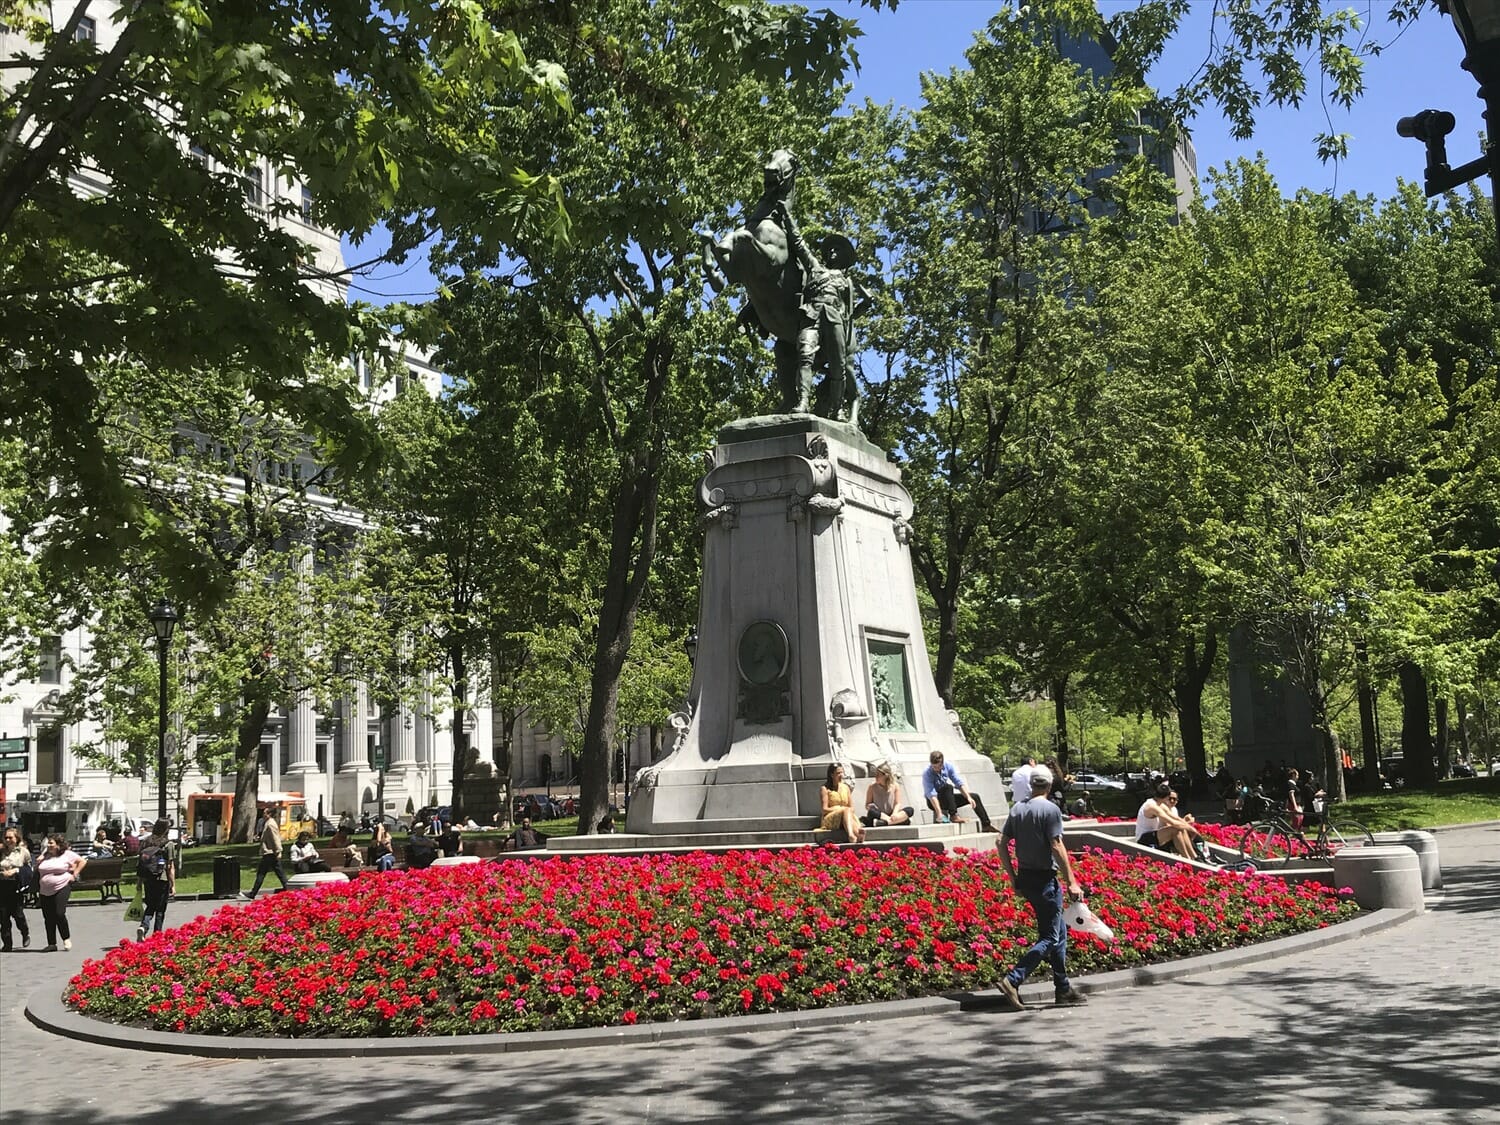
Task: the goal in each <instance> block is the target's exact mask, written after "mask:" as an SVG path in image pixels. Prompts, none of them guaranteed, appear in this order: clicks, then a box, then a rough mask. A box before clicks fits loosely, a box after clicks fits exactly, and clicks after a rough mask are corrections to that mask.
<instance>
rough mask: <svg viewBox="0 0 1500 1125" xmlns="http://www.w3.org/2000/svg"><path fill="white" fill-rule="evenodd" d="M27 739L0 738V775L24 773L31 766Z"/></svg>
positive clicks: (28, 740)
mask: <svg viewBox="0 0 1500 1125" xmlns="http://www.w3.org/2000/svg"><path fill="white" fill-rule="evenodd" d="M30 741H31V740H30V739H28V738H0V773H25V772H26V770H27V767H28V766H30V765H31V757H30V755H29V754H27V752H26V751H27V743H29V742H30Z"/></svg>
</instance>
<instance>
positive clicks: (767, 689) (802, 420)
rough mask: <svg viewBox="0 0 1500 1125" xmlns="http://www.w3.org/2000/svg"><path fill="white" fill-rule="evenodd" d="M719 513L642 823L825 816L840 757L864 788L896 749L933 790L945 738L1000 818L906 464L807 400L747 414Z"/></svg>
mask: <svg viewBox="0 0 1500 1125" xmlns="http://www.w3.org/2000/svg"><path fill="white" fill-rule="evenodd" d="M698 498H699V502H700V510H701V513H702V522H703V525H704V534H705V537H706V538H705V541H704V547H703V581H702V586H701V589H700V595H699V599H700V600H699V612H698V621H699V624H698V652H697V660H696V663H695V666H694V669H693V684H692V688H691V691H690V693H689V707H690V711H689V712H688V714H687V716H686V720H685V721H683V722H680V723H679V726H680V728H681V729H679V731H678V732H677V741H676V745H675V746H674V747H673V749H672V751H671V752H670V753H669V754H668V756H667V757H666V758H664V759H663V760H662V761H660V762H658V763H657V764H655V765H653V766H651V767H650V768H648V769H646V770H642V771H641V773H640V774H639V775H638V778H637V781H636V787H635V790H634V792H633V794H632V796H631V803H630V811H629V814H628V817H627V829H628V831H630V832H636V833H648V834H653V835H666V834H671V835H680V834H684V833H686V834H705V833H722V832H744V831H789V830H798V829H806V828H809V827H811V826H812V822H813V821H815V820H816V818H817V816H818V811H819V800H818V789H819V787H820V786H821V785H822V783H823V780H824V778H825V775H826V770H827V767H828V765H829V764H830V763H831V762H834V761H838V762H840V763H841V764H843V765H844V767H845V772H846V775H848V779H849V781H850V784H851V787H852V788H853V789H854V791H855V801H856V804H858V803H859V802H860V800H861V799H862V798H863V796H864V789H865V784H866V783H865V781H864V779H865V778H866V777H868V776H869V775H870V774H871V773H872V772H873V769H874V766H875V764H876V763H878V762H881V761H885V762H889V763H890V765H891V766H892V767H893V768H894V770H895V771H896V773H897V776H898V777H899V779H900V782H901V788H902V798H903V802H904V803H905V804H908V805H914V806H917V808H918V810H919V811H918V821H919V822H920V823H926V822H929V821H930V820H931V815H930V814H929V813H928V812H927V810H926V807H925V804H924V802H923V800H922V792H921V775H922V771H923V770H925V769H926V767H927V758H928V754H929V753H930V752H931V751H932V750H941V751H942V752H943V754H944V755H945V756H946V758H947V760H948V761H949V762H950V763H951V764H953V765H954V766H955V767H956V768H957V770H958V772H959V773H960V775H961V776H962V777H963V779H964V781H965V782H966V783H967V785H968V787H969V789H970V791H971V792H977V793H978V794H979V795H980V796H981V797H982V799H983V800H984V803H985V805H986V807H987V809H988V811H989V813H990V815H991V817H992V818H993V819H994V820H996V821H997V822H998V821H999V820H1001V819H1003V818H1004V816H1005V810H1006V803H1005V796H1004V792H1003V790H1002V787H1001V779H1000V778H999V776H998V775H997V774H996V773H995V769H994V766H993V765H992V764H991V763H990V761H989V759H987V758H985V757H983V756H982V755H980V754H978V753H977V752H975V751H974V750H973V749H971V748H970V747H969V745H968V744H967V743H966V742H965V741H964V739H963V736H962V734H961V733H960V732H959V730H958V727H957V724H956V721H955V717H954V716H953V715H952V713H950V712H949V711H948V710H947V709H946V708H945V707H944V706H943V702H942V699H941V698H940V697H939V696H938V693H937V689H936V687H935V685H934V683H933V679H932V669H931V667H930V664H929V662H928V658H927V648H926V645H925V644H924V642H923V637H922V622H921V617H920V614H919V611H918V607H917V593H916V585H915V582H914V579H913V573H912V565H911V555H910V551H909V548H908V541H909V538H910V526H909V524H908V520H909V519H910V518H911V514H912V504H911V497H910V496H909V495H908V493H907V492H906V490H905V489H904V488H903V487H902V486H901V473H900V470H899V469H897V468H896V467H895V466H894V465H892V464H891V463H890V462H889V461H888V460H887V459H886V456H885V454H884V452H883V451H882V450H880V449H878V448H876V447H875V446H874V445H872V444H870V443H869V442H868V441H867V440H865V438H864V436H863V435H862V434H860V433H859V431H858V430H856V429H854V428H853V427H851V426H848V425H845V424H843V423H840V422H833V421H830V420H828V419H824V418H817V417H811V416H804V415H795V416H791V415H785V416H782V415H777V416H771V417H768V418H753V419H746V420H742V421H740V422H736V423H734V424H732V425H730V426H728V427H726V428H725V429H724V430H722V431H721V432H720V434H719V444H718V445H717V446H716V447H715V449H714V450H713V453H712V455H711V468H710V470H709V472H708V474H707V475H706V476H705V477H704V478H703V479H702V481H701V482H700V483H699V486H698Z"/></svg>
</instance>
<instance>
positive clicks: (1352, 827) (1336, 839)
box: [1318, 818, 1375, 859]
mask: <svg viewBox="0 0 1500 1125" xmlns="http://www.w3.org/2000/svg"><path fill="white" fill-rule="evenodd" d="M1374 845H1375V837H1374V836H1373V835H1371V833H1370V830H1369V829H1368V828H1366V827H1365V826H1364V825H1363V824H1361V823H1360V822H1359V821H1357V820H1346V819H1342V818H1340V819H1339V820H1330V821H1329V822H1328V827H1327V828H1326V829H1325V830H1324V832H1323V833H1322V834H1321V835H1320V836H1319V837H1318V848H1319V850H1320V851H1321V852H1322V853H1323V854H1324V855H1325V856H1327V857H1328V858H1330V859H1331V858H1333V857H1334V856H1336V855H1338V854H1339V852H1341V851H1343V850H1344V849H1345V848H1361V847H1373V846H1374Z"/></svg>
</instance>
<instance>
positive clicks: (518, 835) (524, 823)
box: [506, 816, 547, 851]
mask: <svg viewBox="0 0 1500 1125" xmlns="http://www.w3.org/2000/svg"><path fill="white" fill-rule="evenodd" d="M546 842H547V836H546V834H545V833H543V832H538V831H537V830H536V829H535V828H533V827H532V826H531V817H529V816H525V817H522V818H521V827H519V828H517V829H516V830H515V831H514V832H512V833H511V834H510V838H509V839H508V840H506V844H507V845H508V846H510V847H512V848H514V849H516V850H517V851H525V850H528V849H530V848H539V847H541V846H542V845H543V844H545V843H546Z"/></svg>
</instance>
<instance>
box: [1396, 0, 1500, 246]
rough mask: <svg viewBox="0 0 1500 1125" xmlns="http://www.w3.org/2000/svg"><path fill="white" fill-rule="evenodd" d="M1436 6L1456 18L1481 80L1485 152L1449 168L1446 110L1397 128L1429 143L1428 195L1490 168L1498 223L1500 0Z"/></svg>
mask: <svg viewBox="0 0 1500 1125" xmlns="http://www.w3.org/2000/svg"><path fill="white" fill-rule="evenodd" d="M1437 5H1438V7H1439V8H1441V9H1442V10H1443V11H1445V12H1447V13H1448V14H1449V15H1450V16H1452V17H1453V26H1454V27H1456V28H1457V29H1458V37H1459V38H1460V39H1462V40H1463V44H1464V62H1463V66H1464V69H1465V70H1467V71H1468V72H1469V73H1470V74H1472V75H1473V76H1474V79H1475V81H1477V82H1478V83H1479V96H1480V97H1481V98H1483V99H1484V104H1485V114H1484V118H1485V124H1486V132H1487V134H1488V140H1487V143H1486V145H1485V154H1484V155H1483V156H1480V157H1478V158H1477V159H1474V160H1471V161H1469V162H1468V163H1467V164H1461V165H1459V166H1458V167H1457V168H1450V167H1448V149H1447V142H1446V140H1445V138H1446V137H1447V136H1448V134H1449V133H1451V132H1453V129H1454V127H1455V126H1456V125H1457V121H1456V119H1455V118H1454V116H1453V114H1451V113H1449V112H1447V111H1446V110H1441V109H1424V110H1423V111H1422V112H1421V113H1418V114H1415V115H1413V116H1411V117H1403V118H1402V119H1401V120H1400V121H1398V122H1396V132H1398V133H1400V134H1401V136H1403V137H1413V138H1415V139H1416V140H1419V141H1421V142H1422V143H1423V144H1424V145H1426V146H1427V167H1426V169H1424V177H1425V178H1424V181H1423V184H1422V190H1423V191H1425V192H1426V193H1427V194H1428V195H1429V196H1432V195H1440V194H1442V193H1443V192H1445V191H1451V190H1452V189H1453V188H1456V187H1457V186H1458V185H1459V184H1463V183H1468V182H1469V181H1470V180H1472V179H1474V178H1475V177H1476V176H1482V175H1484V174H1485V173H1486V172H1488V173H1489V176H1490V204H1491V206H1493V207H1494V209H1495V216H1496V220H1497V222H1500V136H1497V134H1500V0H1437Z"/></svg>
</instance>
